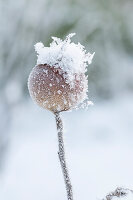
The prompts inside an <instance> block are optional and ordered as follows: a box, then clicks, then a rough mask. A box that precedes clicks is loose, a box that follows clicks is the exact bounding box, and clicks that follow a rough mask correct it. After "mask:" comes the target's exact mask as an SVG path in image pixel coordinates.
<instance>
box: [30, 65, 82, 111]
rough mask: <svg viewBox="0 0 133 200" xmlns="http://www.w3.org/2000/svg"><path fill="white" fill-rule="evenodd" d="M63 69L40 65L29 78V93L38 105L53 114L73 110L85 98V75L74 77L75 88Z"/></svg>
mask: <svg viewBox="0 0 133 200" xmlns="http://www.w3.org/2000/svg"><path fill="white" fill-rule="evenodd" d="M63 73H65V72H63V70H62V69H61V68H54V67H51V66H49V65H47V64H40V65H37V66H35V67H34V68H33V70H32V71H31V74H30V76H29V84H28V87H29V91H30V95H31V97H32V98H33V99H34V100H35V101H36V102H37V104H38V105H39V106H41V107H43V108H45V109H48V110H50V111H52V112H58V111H59V112H60V111H65V110H69V109H72V108H73V107H75V106H76V105H77V104H78V103H79V102H80V101H81V98H83V93H84V90H85V89H86V88H85V87H86V85H85V83H86V78H85V75H84V74H82V73H81V74H80V76H78V78H77V76H76V74H75V77H74V80H73V87H71V86H70V84H69V83H67V80H65V78H64V76H63Z"/></svg>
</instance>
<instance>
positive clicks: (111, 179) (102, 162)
mask: <svg viewBox="0 0 133 200" xmlns="http://www.w3.org/2000/svg"><path fill="white" fill-rule="evenodd" d="M132 8H133V1H132V0H127V1H124V0H117V1H115V0H112V1H107V0H100V1H98V0H88V1H87V0H86V1H81V0H77V1H76V0H75V1H74V0H69V1H65V0H62V1H51V0H38V1H35V0H20V1H17V0H14V1H12V0H4V1H2V0H1V1H0V23H1V27H0V47H1V51H0V199H2V200H9V199H10V200H18V199H19V200H24V199H26V200H27V199H32V200H36V199H38V200H43V199H51V200H52V199H54V200H59V199H66V194H65V187H64V182H63V177H62V172H61V169H60V163H59V161H58V155H57V132H56V126H55V120H54V116H53V115H52V113H50V112H48V111H46V110H42V109H41V108H39V107H38V106H37V105H35V104H34V103H33V102H32V100H31V99H30V97H29V93H28V89H27V79H28V75H29V73H30V71H31V69H32V67H34V65H35V64H36V54H35V52H34V44H35V43H36V42H38V41H42V42H43V43H44V44H45V46H47V45H49V43H50V42H51V36H57V37H61V38H64V37H65V36H66V35H67V34H68V33H70V32H76V34H77V35H76V37H75V38H74V41H75V42H78V41H79V42H80V43H81V44H83V45H84V46H85V47H86V49H87V50H88V51H90V52H94V51H95V52H96V54H95V57H94V59H93V62H92V64H91V65H90V66H89V67H88V86H89V97H90V100H92V101H93V102H94V106H90V107H89V109H88V111H84V110H78V111H72V112H64V113H62V115H63V119H64V123H65V142H66V153H67V158H68V165H69V168H70V174H71V177H72V183H73V187H74V197H75V199H77V200H81V199H82V200H85V199H91V200H96V199H100V198H103V197H104V196H105V194H107V193H108V192H109V191H112V190H113V189H115V188H116V187H117V186H125V187H129V188H131V189H133V172H132V169H133V106H132V102H133V37H132V36H133V26H132V21H133V12H132Z"/></svg>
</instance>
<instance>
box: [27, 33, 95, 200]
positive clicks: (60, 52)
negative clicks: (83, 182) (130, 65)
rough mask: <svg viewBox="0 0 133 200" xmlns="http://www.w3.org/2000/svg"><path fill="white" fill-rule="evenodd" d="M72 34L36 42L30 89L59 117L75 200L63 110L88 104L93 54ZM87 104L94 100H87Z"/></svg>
mask: <svg viewBox="0 0 133 200" xmlns="http://www.w3.org/2000/svg"><path fill="white" fill-rule="evenodd" d="M74 35H75V33H72V34H69V35H68V36H67V37H66V39H65V40H64V41H62V40H61V39H60V38H56V37H52V39H53V41H52V43H51V44H50V47H44V45H43V44H42V43H41V42H39V43H37V44H36V45H35V50H36V52H37V54H38V59H37V65H36V66H35V67H34V68H33V69H32V71H31V73H30V75H29V79H28V88H29V92H30V96H31V98H32V99H33V100H34V101H35V102H36V103H37V104H38V105H39V106H41V107H43V108H45V109H48V110H50V111H51V112H52V113H53V114H54V115H55V119H56V124H57V131H58V143H59V151H58V155H59V160H60V164H61V167H62V172H63V176H64V181H65V185H66V191H67V198H68V200H73V192H72V185H71V181H70V177H69V173H68V168H67V164H66V160H65V150H64V141H63V123H62V120H61V117H60V112H62V111H67V110H71V109H73V108H77V107H78V106H79V104H81V105H84V102H85V100H87V92H88V82H87V76H86V75H85V72H86V70H87V64H91V61H92V58H93V56H94V53H93V54H90V53H86V50H85V48H84V46H82V45H81V44H80V43H78V44H75V43H73V42H71V37H72V36H74ZM86 102H87V103H86V104H89V103H90V102H89V101H88V100H87V101H86Z"/></svg>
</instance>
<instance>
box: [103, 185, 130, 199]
mask: <svg viewBox="0 0 133 200" xmlns="http://www.w3.org/2000/svg"><path fill="white" fill-rule="evenodd" d="M102 200H133V190H129V189H127V188H121V187H118V188H116V190H115V191H113V192H110V193H109V194H107V195H106V197H105V198H104V199H102Z"/></svg>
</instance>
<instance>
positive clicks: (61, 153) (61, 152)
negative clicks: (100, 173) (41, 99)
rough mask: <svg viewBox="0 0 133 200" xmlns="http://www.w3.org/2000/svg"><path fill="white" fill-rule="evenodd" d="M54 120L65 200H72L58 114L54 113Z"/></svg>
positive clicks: (61, 127)
mask: <svg viewBox="0 0 133 200" xmlns="http://www.w3.org/2000/svg"><path fill="white" fill-rule="evenodd" d="M55 119H56V125H57V131H58V145H59V151H58V156H59V160H60V164H61V168H62V172H63V176H64V181H65V185H66V191H67V199H68V200H73V192H72V185H71V181H70V177H69V173H68V169H67V165H66V159H65V149H64V141H63V123H62V120H61V117H60V114H59V113H55Z"/></svg>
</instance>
